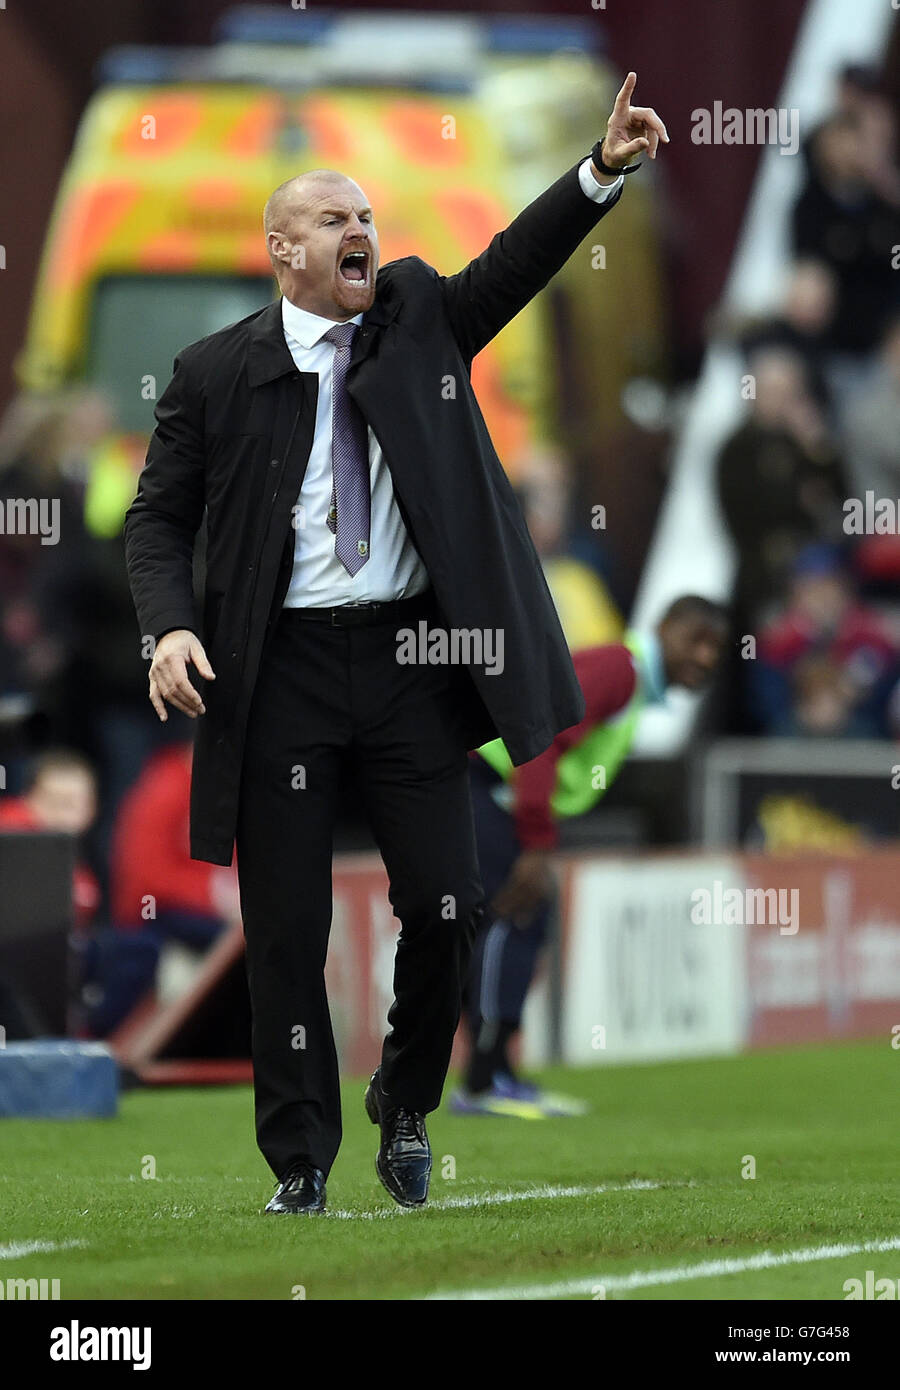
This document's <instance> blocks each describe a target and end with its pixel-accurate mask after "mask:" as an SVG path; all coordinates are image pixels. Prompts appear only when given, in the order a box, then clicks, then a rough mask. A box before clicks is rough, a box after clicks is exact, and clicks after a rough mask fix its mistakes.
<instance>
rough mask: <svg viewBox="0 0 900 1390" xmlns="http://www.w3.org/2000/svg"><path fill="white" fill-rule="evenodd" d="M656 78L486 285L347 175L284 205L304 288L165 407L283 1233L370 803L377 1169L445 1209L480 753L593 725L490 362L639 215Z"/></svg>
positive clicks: (299, 1206) (484, 263) (285, 290)
mask: <svg viewBox="0 0 900 1390" xmlns="http://www.w3.org/2000/svg"><path fill="white" fill-rule="evenodd" d="M635 80H636V79H635V75H634V73H629V75H628V77H627V78H626V81H625V83H624V85H623V87H622V89H621V91H620V92H619V94H618V97H617V98H616V103H615V108H614V110H613V113H612V115H611V117H610V119H609V123H608V128H607V133H606V136H605V138H604V139H603V140H602V141H598V142H597V144H596V145H595V146H594V148H593V150H592V151H591V153H590V155H586V156H585V157H584V158H583V159H581V160H579V162H578V164H576V165H575V166H573V168H571V169H569V170H568V171H567V172H566V173H564V174H563V175H562V177H561V178H560V179H558V180H557V182H556V183H554V184H553V185H552V186H551V187H550V188H548V189H547V190H546V192H544V193H542V194H541V196H540V197H539V198H537V199H536V200H535V201H534V202H533V203H532V204H531V205H530V206H529V207H527V208H526V209H525V211H524V212H522V213H520V215H519V216H518V217H517V218H516V219H515V221H513V222H512V223H511V225H510V226H509V227H507V228H506V230H505V231H501V232H498V234H497V235H496V236H495V237H494V239H493V241H492V242H491V243H490V245H489V246H488V247H487V249H486V250H485V251H483V252H482V253H481V255H480V256H478V257H476V259H475V260H473V261H472V262H471V263H470V264H469V265H467V266H465V267H464V268H463V269H462V270H461V271H459V273H458V274H456V275H450V276H443V275H440V274H438V272H437V271H436V270H434V269H432V267H431V266H429V265H426V264H425V263H424V261H421V260H420V259H419V258H418V257H417V256H407V257H405V258H403V259H402V260H398V261H392V262H390V263H389V264H388V265H385V266H383V267H380V266H379V254H378V236H377V233H376V230H375V215H374V212H373V209H372V208H371V206H370V205H369V201H368V199H367V198H366V195H365V192H364V191H363V189H362V188H360V187H359V185H358V184H356V183H354V181H353V180H352V179H350V178H347V177H346V176H345V175H343V174H340V173H337V172H335V171H334V170H327V169H317V170H313V171H311V172H309V173H305V174H301V175H299V176H298V177H296V178H293V179H290V180H289V181H288V182H287V183H285V184H282V186H281V187H280V188H277V189H276V190H275V192H274V193H273V194H272V196H271V198H270V199H269V201H268V203H267V205H266V209H265V219H264V225H265V234H266V243H267V246H268V251H269V256H270V258H271V261H272V266H273V268H274V271H275V275H276V277H277V280H278V285H279V289H280V291H281V297H280V298H279V299H278V300H276V301H275V302H274V303H272V304H270V305H269V306H268V307H267V308H265V309H263V310H261V311H260V312H259V313H256V314H253V315H251V317H250V318H248V319H244V320H243V321H242V322H241V323H237V324H234V325H232V326H231V327H229V328H225V329H222V330H221V331H220V332H218V333H213V334H211V335H210V336H209V337H208V338H203V339H202V340H201V341H199V342H196V343H193V344H191V345H190V346H189V347H187V348H185V349H184V350H183V351H182V352H181V353H180V354H179V355H178V357H177V358H176V360H175V371H174V376H173V378H172V381H171V382H170V384H169V386H168V387H167V389H166V391H165V392H164V394H163V395H162V397H161V398H160V400H159V403H158V405H157V408H156V420H157V426H156V430H155V432H154V434H153V437H152V439H151V441H150V446H149V449H148V453H147V462H146V465H145V467H144V470H143V472H142V474H141V479H140V485H139V488H138V494H137V497H136V499H135V501H134V502H133V503H132V505H131V507H130V509H129V511H128V516H127V521H126V528H125V540H126V552H127V560H128V569H129V575H130V579H131V586H132V592H133V594H134V600H135V606H136V608H137V613H138V619H139V622H140V627H141V632H142V634H144V635H145V636H146V635H150V636H152V637H153V638H154V639H155V654H154V656H153V662H152V665H151V667H150V699H151V701H152V702H153V706H154V708H155V709H156V711H157V713H158V715H159V717H160V719H165V718H166V703H167V702H168V704H170V705H172V706H174V707H175V708H176V709H180V710H183V711H184V712H185V713H186V714H188V715H191V716H192V717H194V718H196V719H197V721H198V727H197V738H196V742H195V749H194V763H193V779H192V789H191V852H192V854H193V855H194V857H195V858H198V859H205V860H208V861H209V862H210V863H213V864H229V863H230V862H231V859H232V853H233V850H234V847H235V844H236V847H237V864H238V875H239V879H240V889H241V908H242V913H243V921H244V932H245V936H246V947H247V951H246V959H247V974H248V979H249V984H250V996H251V1001H252V1006H253V1070H254V1087H255V1103H256V1132H257V1140H258V1143H259V1147H260V1149H261V1150H262V1153H263V1154H264V1156H265V1158H266V1160H267V1161H268V1163H269V1165H270V1167H271V1168H272V1171H273V1173H274V1174H275V1177H276V1179H277V1190H276V1192H275V1195H274V1197H273V1198H272V1199H271V1201H270V1202H269V1203H268V1206H267V1207H266V1211H269V1212H291V1213H304V1214H308V1213H315V1212H321V1211H323V1210H324V1209H325V1183H326V1178H327V1175H328V1173H329V1171H330V1169H331V1166H332V1164H333V1162H334V1159H335V1155H336V1154H337V1151H338V1146H339V1144H340V1139H341V1109H340V1092H339V1084H338V1063H337V1056H336V1052H335V1046H334V1039H333V1037H332V1030H331V1021H330V1017H329V1012H328V1001H327V998H326V993H325V983H324V975H323V971H324V965H325V956H326V951H327V946H328V935H329V930H330V926H331V913H332V896H331V860H332V835H333V827H334V823H335V818H336V814H337V810H338V806H339V802H340V797H341V795H342V794H344V795H350V796H351V797H352V798H353V799H354V800H355V801H357V802H359V803H361V805H362V807H363V808H364V809H365V811H366V813H367V816H368V819H369V821H370V824H371V826H372V830H373V832H374V835H375V838H376V841H377V843H378V847H379V849H380V851H381V854H382V857H383V859H384V863H385V867H386V869H387V872H388V877H389V879H390V901H391V904H392V907H393V910H394V915H395V916H396V917H397V918H398V919H399V922H400V933H399V938H398V942H397V952H396V960H395V969H394V996H395V998H394V1003H393V1005H392V1006H391V1009H390V1011H389V1014H388V1023H389V1032H388V1034H387V1037H386V1038H385V1042H384V1048H383V1051H382V1057H381V1064H380V1066H379V1067H378V1068H377V1070H376V1071H375V1074H374V1075H373V1077H372V1079H371V1081H370V1083H369V1086H368V1088H367V1090H366V1094H365V1107H366V1110H367V1112H368V1115H369V1117H370V1119H371V1120H372V1122H373V1124H376V1125H377V1126H378V1127H379V1129H380V1144H379V1147H378V1153H377V1157H376V1169H377V1172H378V1176H379V1177H380V1179H381V1181H382V1183H383V1184H384V1186H385V1187H386V1188H387V1190H388V1192H389V1193H390V1195H391V1196H392V1197H393V1198H394V1200H395V1201H397V1202H399V1203H400V1204H401V1205H403V1206H421V1205H422V1204H423V1203H424V1202H425V1200H426V1198H427V1195H428V1182H429V1176H430V1172H431V1150H430V1148H429V1144H428V1136H427V1134H426V1130H425V1116H426V1115H427V1114H428V1113H429V1111H431V1110H434V1109H435V1108H436V1107H437V1105H438V1104H439V1102H440V1098H441V1090H442V1087H443V1084H444V1079H445V1075H446V1071H447V1066H448V1063H449V1058H450V1050H451V1046H452V1042H453V1034H454V1031H455V1029H456V1025H457V1021H458V1018H459V1011H460V1000H461V992H462V986H463V983H464V981H465V977H466V970H467V966H468V961H469V955H470V951H471V946H472V941H473V938H474V936H475V934H476V932H477V929H478V926H479V923H480V921H481V918H482V914H483V911H484V903H483V895H482V889H481V883H480V880H479V873H478V865H477V860H476V853H475V842H474V834H473V825H472V809H471V801H470V795H469V782H468V764H467V752H468V750H469V749H471V748H477V747H479V746H480V745H482V744H484V743H486V742H488V740H490V739H493V738H495V737H500V738H502V739H503V740H504V743H505V745H506V748H507V749H508V751H509V754H510V757H511V759H512V761H513V763H514V764H520V763H523V762H527V761H528V760H529V759H531V758H534V757H536V756H537V755H538V754H539V753H540V752H542V750H543V749H544V748H546V747H547V746H548V745H549V744H550V742H551V741H552V740H553V738H554V737H555V736H556V734H558V733H559V732H560V731H561V730H562V729H565V728H567V727H568V726H570V725H572V724H575V723H577V722H578V721H579V720H580V719H581V717H582V714H583V700H582V696H581V692H580V690H579V687H578V682H577V680H576V678H575V674H574V671H573V668H572V663H571V660H570V658H569V654H568V651H567V649H566V644H565V641H564V639H563V635H562V632H561V630H560V627H559V623H558V621H557V618H556V613H555V611H554V608H553V603H552V600H551V598H550V595H549V592H548V590H547V586H546V584H545V583H544V580H543V576H542V574H541V567H540V564H539V562H538V559H537V556H536V554H535V551H534V548H533V546H532V544H531V540H530V538H529V536H528V532H527V530H526V527H525V524H524V522H523V520H522V516H521V513H520V511H519V508H518V506H517V504H516V501H515V499H514V497H513V494H512V490H511V488H510V486H509V483H508V481H507V479H506V476H505V474H504V472H503V469H502V467H501V464H500V461H499V459H498V458H497V455H496V453H495V452H494V449H493V446H492V444H491V440H490V436H489V435H488V432H487V429H486V427H485V423H484V420H483V419H482V416H481V412H480V411H479V408H478V403H477V401H476V399H475V396H474V394H473V392H472V387H471V383H470V380H469V374H470V368H471V364H472V359H473V358H474V357H475V355H476V353H478V352H480V351H481V349H482V348H483V347H484V346H485V344H486V343H489V342H490V341H491V339H492V338H493V337H494V336H495V334H497V333H498V332H499V331H500V329H501V328H503V326H504V324H506V323H508V322H509V321H510V319H512V318H514V317H515V315H516V314H517V313H518V312H519V310H520V309H522V308H523V307H524V305H526V304H527V303H528V302H529V300H530V299H532V298H533V296H534V295H535V294H537V293H538V291H539V290H541V289H542V288H543V287H544V286H545V285H546V284H547V282H548V280H550V279H551V278H552V276H553V275H554V274H555V273H556V271H557V270H559V268H560V267H561V266H562V265H563V264H564V263H565V261H566V260H567V259H568V257H569V256H571V254H572V253H573V251H575V249H576V248H577V247H578V245H579V243H580V242H581V241H582V240H583V239H584V237H586V236H587V234H588V233H589V232H590V231H591V230H592V229H593V228H594V226H595V225H596V223H597V222H598V221H599V219H600V218H601V217H603V216H604V215H605V214H606V213H607V212H608V211H609V210H610V209H611V208H612V207H613V206H614V205H615V203H616V202H617V201H618V199H619V198H620V197H621V193H622V187H623V185H624V177H623V175H624V173H626V172H629V170H628V169H627V167H626V166H628V164H629V161H631V160H632V159H634V157H635V156H636V155H637V154H639V153H640V152H641V151H647V152H648V154H649V156H650V157H651V158H654V157H655V155H656V150H657V146H658V143H659V141H660V140H663V141H665V140H667V139H668V137H667V135H666V132H665V128H664V126H663V123H662V121H661V120H660V119H659V117H658V116H657V115H656V113H655V112H654V111H652V110H651V109H650V108H649V107H639V106H632V105H631V96H632V93H633V91H634V85H635ZM632 167H634V168H636V167H638V166H637V165H634V166H632ZM598 284H599V280H598ZM204 515H205V518H206V530H207V542H206V546H207V549H206V580H205V592H204V596H203V604H202V614H200V615H199V621H198V615H197V614H196V613H195V609H194V598H193V586H192V555H193V548H194V538H195V535H196V533H197V530H198V528H199V526H200V524H201V521H202V520H203V518H204ZM342 789H343V791H342Z"/></svg>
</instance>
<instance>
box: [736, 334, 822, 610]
mask: <svg viewBox="0 0 900 1390" xmlns="http://www.w3.org/2000/svg"><path fill="white" fill-rule="evenodd" d="M748 365H749V368H750V376H751V379H752V381H753V383H754V389H755V395H754V396H753V399H752V400H751V402H750V413H749V416H748V418H747V419H746V421H745V422H744V423H743V424H742V425H741V426H740V427H739V428H738V429H737V430H736V431H735V433H734V434H733V435H732V436H731V438H730V439H728V440H727V441H726V443H725V445H724V446H723V448H722V451H721V454H720V456H719V461H718V493H719V501H720V504H721V507H722V511H723V513H724V516H725V522H726V525H727V526H728V529H729V531H730V533H731V536H732V539H733V541H734V543H735V546H736V547H737V551H738V577H737V586H736V598H737V609H738V621H739V623H740V624H741V625H748V626H745V630H749V631H752V630H753V627H754V626H755V625H756V623H757V622H758V620H759V618H760V616H761V615H762V616H765V614H766V613H767V611H768V610H770V609H771V608H772V606H773V605H774V604H775V603H776V602H778V601H780V600H781V598H782V596H783V594H784V591H785V586H786V583H787V580H788V578H789V575H790V572H791V566H792V564H793V562H794V559H795V557H796V555H797V554H798V552H799V551H800V549H801V548H802V547H803V546H804V545H805V544H807V543H809V542H811V541H816V540H836V539H838V538H840V537H841V535H842V534H843V533H842V524H843V512H842V504H843V501H844V498H845V497H846V488H845V485H844V478H843V469H842V466H841V462H840V460H839V458H838V454H837V451H836V449H835V447H834V444H833V443H832V439H831V437H830V434H829V431H828V426H827V422H826V419H825V416H824V412H823V411H822V409H821V406H820V405H819V404H818V403H817V402H816V400H815V399H814V397H813V394H812V392H811V390H810V386H809V381H808V377H807V373H806V371H805V370H804V366H803V363H802V361H801V360H800V358H799V357H798V356H797V355H796V353H792V352H789V351H787V350H786V349H783V348H763V349H760V350H758V351H757V352H755V353H754V354H753V356H752V357H751V359H750V361H749V364H748Z"/></svg>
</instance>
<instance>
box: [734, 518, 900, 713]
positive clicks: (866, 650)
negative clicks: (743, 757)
mask: <svg viewBox="0 0 900 1390" xmlns="http://www.w3.org/2000/svg"><path fill="white" fill-rule="evenodd" d="M757 658H758V659H757V660H756V661H755V662H748V663H746V665H747V670H748V676H749V678H750V680H751V683H752V686H753V689H754V695H755V704H756V708H757V710H758V713H759V715H760V719H761V722H762V725H763V729H764V731H765V732H766V733H770V734H793V735H804V734H831V735H832V736H838V735H844V736H853V737H870V738H877V737H884V736H886V735H888V733H889V722H888V721H889V708H890V700H891V695H892V692H893V690H894V687H895V686H896V684H897V680H898V678H900V643H898V640H897V637H896V635H895V634H894V633H892V632H891V631H890V629H889V627H888V626H887V624H886V623H885V622H884V620H883V619H882V618H881V616H880V615H879V614H878V613H877V612H876V611H874V610H873V609H871V608H870V607H867V606H866V605H864V604H862V603H861V602H860V601H859V599H858V598H857V596H856V594H855V592H854V587H853V582H852V579H851V576H850V573H849V571H848V569H847V566H846V564H845V562H844V560H843V558H842V556H841V554H840V551H839V550H838V549H837V548H835V547H831V546H822V545H816V546H810V547H808V548H807V549H805V550H804V551H802V552H801V554H800V555H799V557H798V559H797V563H796V565H795V571H794V578H793V582H792V585H791V592H790V599H789V603H788V606H787V609H786V611H785V612H784V614H783V615H782V616H781V617H780V618H778V620H777V621H775V622H773V623H771V624H770V626H769V627H767V628H766V629H765V630H764V631H763V633H762V634H761V636H760V639H759V644H758V650H757Z"/></svg>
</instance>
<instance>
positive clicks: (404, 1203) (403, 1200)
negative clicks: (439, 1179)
mask: <svg viewBox="0 0 900 1390" xmlns="http://www.w3.org/2000/svg"><path fill="white" fill-rule="evenodd" d="M365 1106H366V1114H367V1115H368V1117H369V1119H370V1120H371V1121H372V1124H373V1125H377V1126H378V1128H379V1130H380V1129H381V1120H380V1119H379V1116H378V1102H377V1101H376V1099H375V1096H374V1094H373V1091H372V1087H371V1085H369V1086H367V1087H366V1094H365ZM375 1172H376V1173H377V1174H378V1181H379V1182H380V1183H381V1186H382V1187H383V1188H384V1190H385V1192H386V1193H387V1194H388V1196H389V1197H392V1198H393V1200H394V1201H395V1202H396V1203H397V1206H398V1207H407V1208H409V1209H413V1208H415V1207H424V1206H425V1204H426V1202H427V1201H428V1195H427V1193H426V1195H425V1196H424V1197H423V1198H422V1200H421V1202H411V1201H410V1200H409V1198H407V1197H403V1196H401V1195H400V1193H398V1192H397V1191H395V1189H394V1188H393V1187H392V1186H391V1180H390V1177H389V1176H387V1175H386V1174H384V1173H383V1172H382V1171H381V1154H380V1153H377V1154H376V1155H375ZM428 1176H429V1177H431V1169H430V1168H429V1170H428Z"/></svg>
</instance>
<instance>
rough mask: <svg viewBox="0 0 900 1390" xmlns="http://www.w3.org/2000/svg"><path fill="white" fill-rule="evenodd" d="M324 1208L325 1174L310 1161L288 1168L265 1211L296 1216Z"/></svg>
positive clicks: (317, 1211) (311, 1214)
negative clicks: (289, 1213) (290, 1213)
mask: <svg viewBox="0 0 900 1390" xmlns="http://www.w3.org/2000/svg"><path fill="white" fill-rule="evenodd" d="M324 1210H325V1174H324V1173H323V1172H322V1170H321V1168H313V1166H312V1164H310V1163H298V1164H297V1166H296V1167H295V1168H291V1169H289V1171H288V1172H287V1173H286V1174H285V1175H284V1177H283V1178H282V1180H281V1182H280V1183H279V1184H278V1190H277V1191H276V1193H275V1196H274V1197H273V1198H272V1200H271V1201H270V1202H267V1203H266V1211H275V1212H292V1213H293V1214H294V1215H297V1216H316V1215H317V1214H318V1213H319V1212H322V1211H324Z"/></svg>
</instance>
